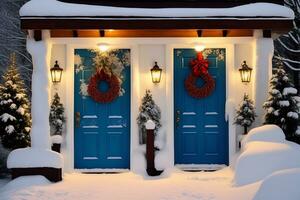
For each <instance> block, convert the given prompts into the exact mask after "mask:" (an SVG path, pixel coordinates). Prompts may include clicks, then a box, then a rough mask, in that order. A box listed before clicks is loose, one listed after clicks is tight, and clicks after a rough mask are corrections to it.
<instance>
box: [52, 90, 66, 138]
mask: <svg viewBox="0 0 300 200" xmlns="http://www.w3.org/2000/svg"><path fill="white" fill-rule="evenodd" d="M64 113H65V109H64V106H63V104H62V103H61V102H60V97H59V96H58V94H57V93H55V95H54V98H53V101H52V103H51V108H50V115H49V122H50V125H51V128H53V129H54V131H53V132H52V133H53V134H54V135H61V134H62V131H63V126H64V123H65V121H66V119H65V115H64Z"/></svg>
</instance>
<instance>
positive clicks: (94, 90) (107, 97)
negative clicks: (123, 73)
mask: <svg viewBox="0 0 300 200" xmlns="http://www.w3.org/2000/svg"><path fill="white" fill-rule="evenodd" d="M100 81H106V82H107V84H108V90H107V91H105V92H101V91H100V90H99V89H98V85H99V82H100ZM120 88H121V86H120V81H119V79H118V77H116V76H115V75H114V74H108V73H106V72H105V71H104V70H100V71H97V72H96V73H95V74H94V75H93V76H92V77H91V78H90V82H89V85H88V90H87V91H88V93H89V95H90V96H91V97H92V99H94V100H95V101H97V102H100V103H109V102H112V101H113V100H114V99H115V98H117V97H118V96H119V91H120Z"/></svg>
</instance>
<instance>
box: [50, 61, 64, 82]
mask: <svg viewBox="0 0 300 200" xmlns="http://www.w3.org/2000/svg"><path fill="white" fill-rule="evenodd" d="M62 71H63V69H62V68H60V67H59V65H58V61H55V65H54V67H52V68H51V69H50V72H51V79H52V82H53V83H59V82H60V81H61V76H62Z"/></svg>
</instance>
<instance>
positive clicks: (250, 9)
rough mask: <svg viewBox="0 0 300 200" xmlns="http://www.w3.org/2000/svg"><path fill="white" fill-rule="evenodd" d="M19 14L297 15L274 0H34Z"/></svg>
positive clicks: (292, 17) (22, 8) (156, 15)
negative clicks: (112, 1)
mask: <svg viewBox="0 0 300 200" xmlns="http://www.w3.org/2000/svg"><path fill="white" fill-rule="evenodd" d="M20 16H21V17H26V16H30V17H33V16H37V17H38V16H70V17H72V16H76V17H78V16H84V17H88V16H97V17H101V16H111V17H128V16H130V17H179V18H180V17H184V18H185V17H214V16H224V17H235V16H240V17H272V18H273V17H282V18H288V19H294V17H295V15H294V12H293V11H292V10H291V9H290V8H287V7H285V6H282V5H278V4H273V3H251V4H247V5H242V6H236V7H232V8H120V7H111V6H97V5H82V4H73V3H64V2H60V1H57V0H43V1H41V0H31V1H29V2H27V3H26V4H25V5H23V6H22V7H21V9H20Z"/></svg>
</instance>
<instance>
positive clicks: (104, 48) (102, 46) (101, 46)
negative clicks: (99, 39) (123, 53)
mask: <svg viewBox="0 0 300 200" xmlns="http://www.w3.org/2000/svg"><path fill="white" fill-rule="evenodd" d="M97 46H98V48H99V50H100V51H102V52H105V51H107V50H108V49H109V45H108V44H106V43H99V44H97Z"/></svg>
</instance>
